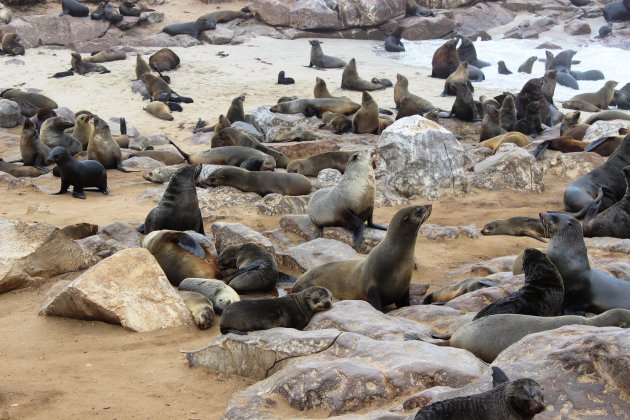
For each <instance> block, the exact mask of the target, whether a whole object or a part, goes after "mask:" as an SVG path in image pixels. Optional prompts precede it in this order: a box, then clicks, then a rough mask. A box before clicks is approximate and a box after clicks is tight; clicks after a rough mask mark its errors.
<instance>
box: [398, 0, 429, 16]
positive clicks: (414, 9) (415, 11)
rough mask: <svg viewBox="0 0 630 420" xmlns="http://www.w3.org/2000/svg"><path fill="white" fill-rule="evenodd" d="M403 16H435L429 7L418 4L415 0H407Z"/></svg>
mask: <svg viewBox="0 0 630 420" xmlns="http://www.w3.org/2000/svg"><path fill="white" fill-rule="evenodd" d="M405 16H423V17H435V14H434V13H433V12H432V11H431V9H428V8H426V7H424V6H420V5H419V4H418V3H417V1H416V0H407V6H406V8H405Z"/></svg>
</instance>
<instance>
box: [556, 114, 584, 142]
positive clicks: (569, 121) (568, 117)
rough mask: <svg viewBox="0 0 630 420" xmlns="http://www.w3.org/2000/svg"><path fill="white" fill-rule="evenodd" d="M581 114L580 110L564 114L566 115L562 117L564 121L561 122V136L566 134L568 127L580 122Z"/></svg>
mask: <svg viewBox="0 0 630 420" xmlns="http://www.w3.org/2000/svg"><path fill="white" fill-rule="evenodd" d="M580 115H581V113H580V112H579V111H571V112H567V113H566V114H564V116H563V117H562V121H561V122H560V135H561V136H564V135H565V134H564V133H565V132H566V131H567V130H568V129H570V128H571V127H574V126H575V125H577V124H578V123H579V122H580Z"/></svg>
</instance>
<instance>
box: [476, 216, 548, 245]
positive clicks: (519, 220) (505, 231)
mask: <svg viewBox="0 0 630 420" xmlns="http://www.w3.org/2000/svg"><path fill="white" fill-rule="evenodd" d="M481 234H482V235H484V236H490V235H508V236H528V237H530V238H533V239H536V240H538V241H541V242H546V241H545V240H543V239H542V238H544V237H545V231H544V229H543V227H542V224H541V223H540V220H539V219H536V218H533V217H521V216H517V217H511V218H509V219H503V220H495V221H492V222H490V223H486V225H485V226H484V227H483V229H481Z"/></svg>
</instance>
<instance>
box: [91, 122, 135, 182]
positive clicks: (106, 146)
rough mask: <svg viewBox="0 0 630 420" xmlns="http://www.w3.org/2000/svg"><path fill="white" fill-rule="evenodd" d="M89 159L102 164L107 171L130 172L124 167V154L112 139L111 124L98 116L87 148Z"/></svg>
mask: <svg viewBox="0 0 630 420" xmlns="http://www.w3.org/2000/svg"><path fill="white" fill-rule="evenodd" d="M87 156H88V159H92V160H96V161H98V162H101V163H102V164H103V166H104V167H105V169H118V170H119V171H122V172H136V171H130V170H127V169H125V168H123V167H122V153H121V152H120V147H119V146H118V143H116V142H115V141H114V138H113V137H112V131H111V129H110V128H109V124H107V122H106V121H105V120H103V119H101V118H99V117H98V115H95V116H94V131H93V132H92V137H91V138H90V142H89V144H88V147H87Z"/></svg>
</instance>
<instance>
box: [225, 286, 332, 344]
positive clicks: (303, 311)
mask: <svg viewBox="0 0 630 420" xmlns="http://www.w3.org/2000/svg"><path fill="white" fill-rule="evenodd" d="M332 298H333V295H332V294H331V293H330V291H329V290H327V289H326V288H324V287H309V288H308V289H305V290H303V291H302V292H300V293H295V294H290V295H287V296H283V297H279V298H275V299H259V300H242V301H239V302H234V303H232V304H231V305H229V306H228V307H227V308H226V309H225V311H224V312H223V315H222V316H221V324H220V326H221V334H228V333H235V334H246V333H247V332H248V331H256V330H267V329H269V328H275V327H284V328H295V329H298V330H301V329H302V328H304V327H306V325H307V324H308V323H309V322H310V320H311V318H312V317H313V315H315V314H316V313H317V312H322V311H325V310H328V309H330V308H331V307H332Z"/></svg>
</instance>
